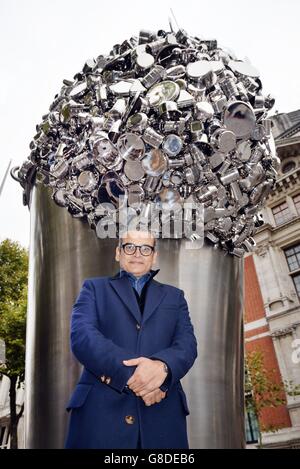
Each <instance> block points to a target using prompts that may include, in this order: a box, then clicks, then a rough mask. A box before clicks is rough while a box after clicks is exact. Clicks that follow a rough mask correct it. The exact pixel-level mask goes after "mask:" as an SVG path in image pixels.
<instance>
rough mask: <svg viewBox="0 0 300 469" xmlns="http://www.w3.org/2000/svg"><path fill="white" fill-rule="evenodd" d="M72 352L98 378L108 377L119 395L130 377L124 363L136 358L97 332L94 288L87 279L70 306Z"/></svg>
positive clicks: (110, 384)
mask: <svg viewBox="0 0 300 469" xmlns="http://www.w3.org/2000/svg"><path fill="white" fill-rule="evenodd" d="M71 349H72V352H73V354H74V355H75V357H76V358H77V360H78V361H79V362H80V363H82V365H84V366H85V368H87V369H88V370H89V371H90V372H91V373H93V374H94V375H95V376H97V377H98V378H100V376H101V375H105V376H106V377H110V379H111V381H110V383H109V386H111V387H112V388H114V389H115V390H117V391H119V392H122V391H124V390H125V389H124V388H125V386H126V383H127V381H128V380H129V378H130V376H131V375H132V370H131V369H130V368H128V367H126V366H125V365H123V360H128V359H130V358H137V355H136V354H134V353H132V352H129V351H128V350H125V349H124V348H122V347H119V346H118V345H116V344H115V343H114V342H113V341H112V340H110V339H107V338H106V337H105V336H104V335H103V334H102V333H101V331H100V329H99V324H98V320H97V314H96V301H95V295H94V287H93V285H92V283H91V281H90V280H85V281H84V282H83V285H82V288H81V291H80V293H79V295H78V297H77V299H76V302H75V304H74V306H73V310H72V317H71Z"/></svg>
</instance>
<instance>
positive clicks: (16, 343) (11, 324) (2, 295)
mask: <svg viewBox="0 0 300 469" xmlns="http://www.w3.org/2000/svg"><path fill="white" fill-rule="evenodd" d="M27 282H28V253H27V250H26V249H24V248H23V247H21V246H20V245H19V244H18V243H17V242H14V241H11V240H9V239H5V240H4V241H3V242H2V243H0V339H1V340H3V341H4V344H5V361H4V362H3V363H1V362H0V374H2V375H5V376H7V377H8V378H9V380H10V389H9V400H10V428H9V433H10V447H11V448H12V449H15V448H18V432H17V430H18V423H19V420H20V417H21V415H22V413H23V410H24V405H23V406H22V407H21V409H20V410H19V412H17V406H16V391H17V388H18V387H20V386H22V385H23V383H24V374H25V338H26V311H27Z"/></svg>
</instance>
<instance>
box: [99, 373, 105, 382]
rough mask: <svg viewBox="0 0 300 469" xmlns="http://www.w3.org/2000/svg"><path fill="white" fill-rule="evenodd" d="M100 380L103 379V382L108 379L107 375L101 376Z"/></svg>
mask: <svg viewBox="0 0 300 469" xmlns="http://www.w3.org/2000/svg"><path fill="white" fill-rule="evenodd" d="M100 380H101V381H102V383H104V381H105V380H106V376H104V375H102V376H100Z"/></svg>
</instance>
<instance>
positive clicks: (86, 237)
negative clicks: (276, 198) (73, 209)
mask: <svg viewBox="0 0 300 469" xmlns="http://www.w3.org/2000/svg"><path fill="white" fill-rule="evenodd" d="M49 190H50V189H48V188H46V187H45V186H42V185H38V186H37V187H34V188H33V191H32V193H31V201H30V212H31V239H30V275H29V303H28V322H27V351H26V410H25V415H26V448H62V447H63V444H64V437H65V431H66V424H67V413H66V412H65V410H64V409H65V405H66V402H67V400H68V398H69V395H70V393H71V391H72V389H73V386H74V384H75V383H76V381H77V379H78V376H79V373H80V366H79V365H78V363H77V362H76V361H75V359H73V357H72V356H71V352H70V345H69V322H70V313H71V308H72V304H73V303H74V301H75V298H76V296H77V295H78V292H79V290H80V287H81V285H82V281H83V280H84V279H85V278H88V277H93V276H101V275H111V274H113V273H115V272H116V271H117V269H118V266H117V264H116V263H115V261H114V250H115V244H116V242H115V240H100V239H98V238H97V237H96V236H93V235H92V234H93V233H91V231H90V229H89V226H88V224H87V223H86V222H85V221H83V220H82V219H76V218H74V217H72V216H71V215H70V214H69V213H68V212H67V211H65V210H62V209H61V208H60V207H58V206H57V205H56V204H53V202H52V200H51V197H50V192H49ZM186 242H187V241H186V240H174V239H173V240H159V242H158V245H159V258H160V260H159V265H158V267H159V268H160V269H161V271H160V273H159V276H158V277H157V279H158V280H159V281H161V282H163V283H170V284H172V285H175V286H178V287H179V288H181V289H183V290H184V291H185V295H186V298H187V301H188V303H189V308H190V313H191V318H192V322H193V324H194V327H195V333H196V336H197V340H198V358H197V360H196V362H195V364H194V366H193V368H192V370H191V371H190V372H189V373H188V375H187V376H186V377H185V378H184V379H183V385H184V388H185V391H186V394H187V397H188V402H189V407H190V415H189V416H188V433H189V441H190V447H191V448H241V447H243V445H244V427H243V386H242V382H243V371H242V364H243V350H242V345H241V344H242V333H241V331H242V304H243V279H242V271H243V260H242V259H240V258H238V257H236V256H228V255H227V256H224V253H223V252H222V251H221V250H219V249H218V250H215V249H213V248H212V247H211V246H208V245H206V244H205V245H204V247H203V248H202V249H186V248H185V246H186V245H185V243H186Z"/></svg>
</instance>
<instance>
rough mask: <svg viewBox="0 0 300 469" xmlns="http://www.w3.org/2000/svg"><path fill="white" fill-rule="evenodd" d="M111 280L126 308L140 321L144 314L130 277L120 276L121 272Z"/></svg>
mask: <svg viewBox="0 0 300 469" xmlns="http://www.w3.org/2000/svg"><path fill="white" fill-rule="evenodd" d="M109 282H110V284H111V286H112V288H113V289H114V290H115V292H116V294H117V295H118V296H119V298H120V299H121V300H122V302H123V303H124V305H125V306H126V308H127V309H128V310H129V311H130V313H131V314H132V315H133V316H134V317H135V319H136V321H137V322H138V323H140V322H141V316H142V315H141V312H140V308H139V305H138V303H137V300H136V297H135V294H134V291H133V289H132V286H131V285H130V281H129V279H128V278H127V277H126V276H123V277H119V274H117V275H115V276H114V277H111V278H110V279H109Z"/></svg>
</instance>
